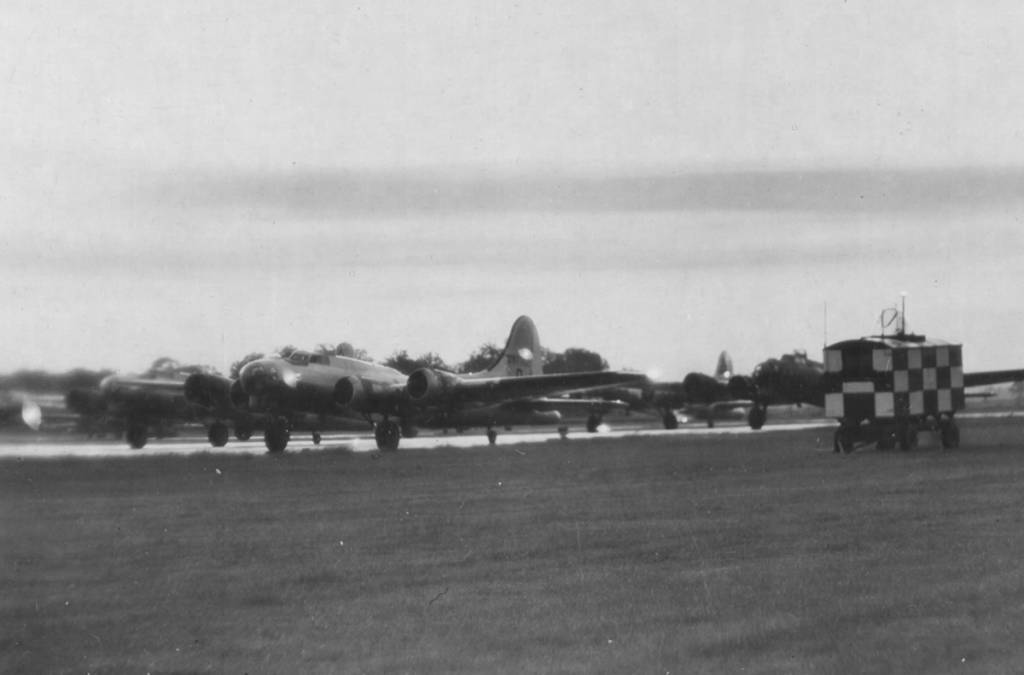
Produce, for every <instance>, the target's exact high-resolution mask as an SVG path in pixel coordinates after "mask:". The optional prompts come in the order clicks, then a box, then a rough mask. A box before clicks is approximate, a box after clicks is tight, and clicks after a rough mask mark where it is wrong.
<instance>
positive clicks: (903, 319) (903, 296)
mask: <svg viewBox="0 0 1024 675" xmlns="http://www.w3.org/2000/svg"><path fill="white" fill-rule="evenodd" d="M906 332H907V292H906V291H900V335H905V334H906Z"/></svg>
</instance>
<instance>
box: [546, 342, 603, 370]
mask: <svg viewBox="0 0 1024 675" xmlns="http://www.w3.org/2000/svg"><path fill="white" fill-rule="evenodd" d="M607 369H608V362H607V361H605V360H604V358H602V357H601V355H600V354H598V353H597V352H592V351H590V350H589V349H583V348H582V347H570V348H569V349H566V350H565V352H564V353H559V352H547V354H545V358H544V372H545V373H583V372H588V371H592V370H607Z"/></svg>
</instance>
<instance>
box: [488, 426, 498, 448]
mask: <svg viewBox="0 0 1024 675" xmlns="http://www.w3.org/2000/svg"><path fill="white" fill-rule="evenodd" d="M487 442H488V443H490V444H491V445H494V444H495V443H497V442H498V432H497V431H495V430H494V429H488V430H487Z"/></svg>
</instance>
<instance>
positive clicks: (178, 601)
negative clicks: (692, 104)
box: [0, 420, 1024, 673]
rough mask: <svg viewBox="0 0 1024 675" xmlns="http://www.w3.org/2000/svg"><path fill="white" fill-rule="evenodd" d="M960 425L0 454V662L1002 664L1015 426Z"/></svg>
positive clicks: (1014, 622) (445, 666) (823, 668)
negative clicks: (446, 444) (224, 452)
mask: <svg viewBox="0 0 1024 675" xmlns="http://www.w3.org/2000/svg"><path fill="white" fill-rule="evenodd" d="M962 426H963V437H964V445H965V447H963V448H961V449H959V450H956V451H947V452H942V451H939V450H936V449H934V448H931V449H927V448H926V449H922V450H919V451H917V452H914V453H899V452H890V453H880V452H876V451H867V452H859V453H855V454H854V455H851V456H836V455H833V454H832V453H831V452H830V451H826V450H825V449H826V448H831V435H830V434H828V435H827V437H825V436H826V435H825V434H823V433H822V432H820V431H804V432H792V433H771V434H757V435H748V436H743V437H740V438H728V437H696V436H674V437H672V436H668V437H658V438H645V439H633V440H617V439H601V438H593V439H583V438H580V437H577V438H576V439H573V440H570V441H568V442H561V441H553V442H550V443H545V444H537V445H521V446H511V445H508V446H505V447H502V446H500V445H499V447H497V448H495V449H489V448H479V449H471V450H466V449H439V450H428V451H406V452H399V453H397V454H392V455H385V456H371V455H354V454H351V453H347V452H341V451H338V452H330V451H328V452H316V453H299V454H291V455H287V454H286V455H284V456H281V457H270V456H265V455H259V456H254V457H244V456H243V457H238V456H216V455H194V456H189V457H171V456H168V457H150V458H131V459H109V460H81V459H79V460H75V459H60V460H36V461H33V460H28V459H25V460H6V461H3V462H0V584H2V585H0V620H2V625H3V631H2V634H0V672H5V673H44V672H46V673H62V672H67V673H86V672H91V673H97V672H99V673H122V672H130V673H146V672H151V673H186V672H216V673H292V672H294V673H300V672H301V673H334V672H389V673H396V672H413V673H495V672H497V673H525V672H568V673H595V672H606V673H666V672H671V673H700V672H723V673H738V672H778V673H846V672H856V673H890V672H893V673H895V672H899V673H915V672H916V673H944V672H957V673H960V672H974V673H992V672H1010V671H1013V670H1015V669H1016V668H1017V667H1019V665H1020V664H1021V663H1024V643H1022V642H1021V641H1020V636H1021V635H1022V634H1024V570H1022V560H1024V490H1022V489H1021V485H1022V481H1024V452H1021V445H1022V443H1021V441H1022V440H1024V425H1022V422H1021V421H1019V420H987V421H976V422H975V421H967V422H965V423H964V424H963V425H962ZM819 436H821V438H820V442H819ZM509 438H510V437H505V439H503V440H507V439H509ZM499 442H500V441H499ZM819 445H820V447H819Z"/></svg>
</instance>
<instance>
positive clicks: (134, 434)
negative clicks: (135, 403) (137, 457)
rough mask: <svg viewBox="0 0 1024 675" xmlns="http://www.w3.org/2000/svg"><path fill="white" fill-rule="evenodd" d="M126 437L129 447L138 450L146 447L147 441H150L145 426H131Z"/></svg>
mask: <svg viewBox="0 0 1024 675" xmlns="http://www.w3.org/2000/svg"><path fill="white" fill-rule="evenodd" d="M124 436H125V440H127V441H128V445H130V446H131V447H133V448H134V449H136V450H140V449H142V448H143V447H144V446H145V445H146V441H147V440H149V431H148V430H147V429H146V425H145V424H130V425H128V429H127V430H126V431H125V433H124Z"/></svg>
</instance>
